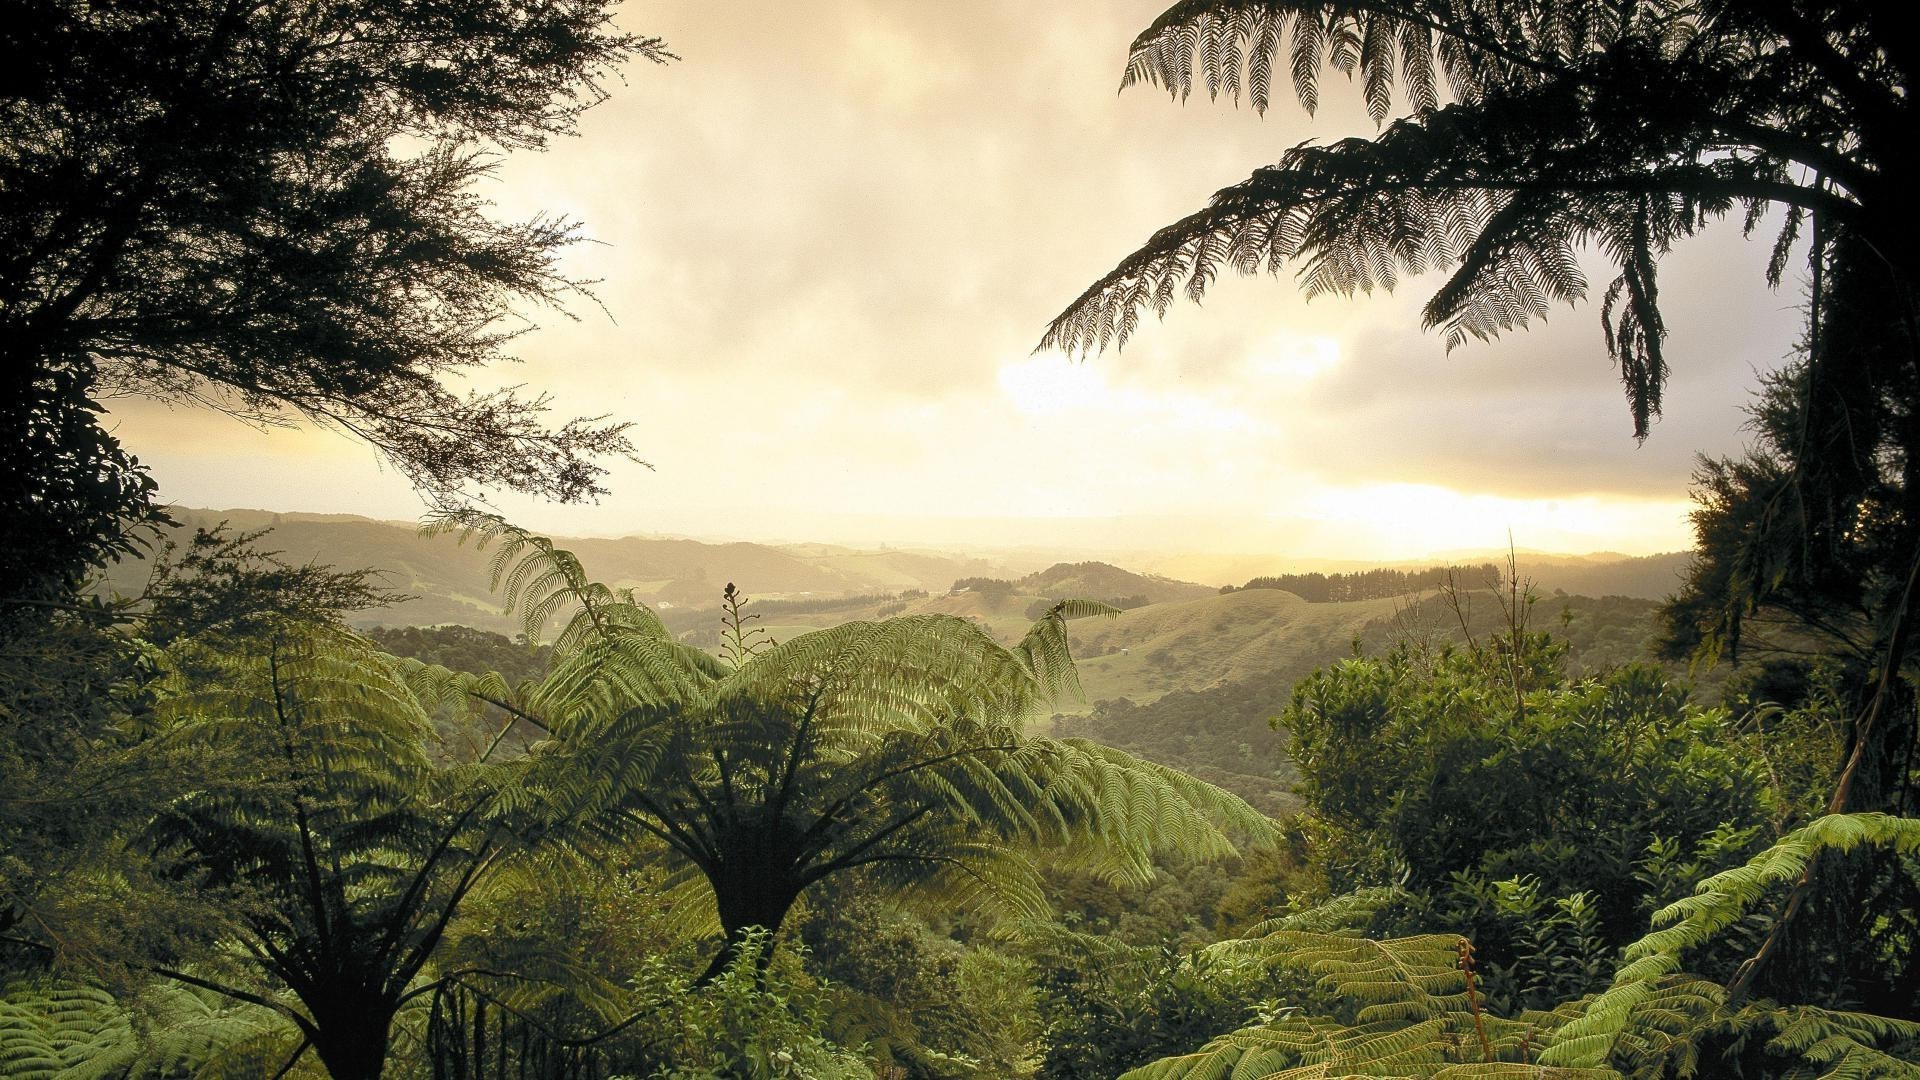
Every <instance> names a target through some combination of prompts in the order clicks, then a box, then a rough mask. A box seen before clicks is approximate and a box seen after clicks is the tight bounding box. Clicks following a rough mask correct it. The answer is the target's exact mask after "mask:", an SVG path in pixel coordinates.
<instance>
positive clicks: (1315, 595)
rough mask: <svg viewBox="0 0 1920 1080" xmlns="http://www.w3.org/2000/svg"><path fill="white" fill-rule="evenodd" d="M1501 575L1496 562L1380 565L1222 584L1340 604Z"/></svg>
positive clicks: (1222, 589)
mask: <svg viewBox="0 0 1920 1080" xmlns="http://www.w3.org/2000/svg"><path fill="white" fill-rule="evenodd" d="M1498 578H1499V568H1498V567H1496V566H1494V565H1493V564H1492V563H1481V564H1480V565H1478V566H1433V567H1429V568H1427V569H1425V570H1393V569H1388V568H1386V567H1380V568H1377V569H1373V570H1355V571H1353V572H1352V573H1347V574H1321V573H1311V574H1273V575H1263V576H1261V577H1256V578H1253V579H1251V580H1249V581H1248V582H1247V583H1246V584H1245V585H1242V586H1240V587H1239V588H1238V589H1236V588H1234V587H1233V586H1231V585H1223V586H1221V587H1220V592H1221V593H1222V594H1225V593H1232V592H1240V591H1242V590H1245V589H1280V590H1282V591H1284V592H1290V593H1292V594H1294V595H1295V596H1298V597H1299V598H1300V599H1302V600H1305V601H1306V602H1307V603H1309V604H1336V603H1340V602H1341V601H1345V600H1384V599H1386V598H1387V597H1390V596H1405V595H1406V594H1408V593H1413V592H1423V591H1425V590H1427V589H1438V588H1440V587H1442V586H1444V585H1447V584H1449V583H1454V584H1459V585H1462V586H1469V585H1473V586H1477V585H1481V584H1484V583H1486V582H1488V581H1495V580H1498Z"/></svg>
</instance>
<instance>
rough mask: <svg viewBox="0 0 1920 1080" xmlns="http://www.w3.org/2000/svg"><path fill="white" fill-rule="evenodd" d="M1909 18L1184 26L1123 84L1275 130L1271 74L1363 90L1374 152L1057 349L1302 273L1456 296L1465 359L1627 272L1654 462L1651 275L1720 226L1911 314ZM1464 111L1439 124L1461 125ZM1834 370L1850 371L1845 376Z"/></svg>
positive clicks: (1172, 239)
mask: <svg viewBox="0 0 1920 1080" xmlns="http://www.w3.org/2000/svg"><path fill="white" fill-rule="evenodd" d="M1902 25H1903V23H1902V22H1901V21H1900V20H1899V18H1898V14H1897V12H1896V10H1895V9H1894V8H1893V7H1890V6H1888V5H1883V4H1875V3H1866V2H1858V0H1853V2H1846V0H1840V2H1836V0H1824V2H1819V0H1815V2H1803V0H1770V2H1766V3H1730V2H1726V0H1712V2H1708V3H1701V4H1683V3H1675V2H1669V0H1656V2H1653V3H1643V4H1625V5H1623V4H1616V3H1611V2H1608V0H1532V2H1526V3H1493V2H1489V0H1377V2H1366V3H1350V2H1344V0H1341V2H1330V0H1185V2H1183V3H1179V4H1176V5H1174V6H1173V7H1172V8H1169V9H1168V10H1167V12H1166V13H1165V14H1163V15H1162V16H1161V17H1160V18H1159V19H1158V20H1157V21H1156V22H1155V23H1154V24H1153V25H1152V26H1151V27H1149V28H1148V29H1147V30H1146V31H1145V32H1143V33H1142V34H1141V35H1140V36H1139V38H1138V39H1136V40H1135V41H1134V44H1133V48H1132V54H1131V57H1130V60H1129V63H1128V66H1127V72H1126V77H1125V80H1124V82H1125V83H1126V84H1132V83H1136V82H1151V83H1158V84H1160V85H1161V86H1163V87H1165V88H1166V89H1167V90H1168V91H1169V92H1170V93H1172V94H1173V95H1175V96H1176V97H1184V96H1185V95H1186V94H1188V93H1189V92H1190V91H1191V90H1192V89H1193V87H1194V85H1195V84H1196V82H1201V83H1203V84H1204V86H1205V88H1206V90H1207V93H1208V94H1209V95H1210V96H1216V97H1218V96H1226V97H1229V98H1232V99H1234V100H1238V99H1239V98H1240V96H1241V95H1242V93H1245V94H1246V96H1247V97H1248V98H1249V100H1250V101H1251V103H1252V104H1253V106H1254V108H1256V109H1259V110H1264V109H1265V108H1266V106H1267V104H1268V102H1269V100H1270V96H1271V94H1272V90H1273V82H1274V76H1275V70H1274V69H1275V67H1276V62H1290V74H1291V76H1292V81H1293V85H1294V90H1295V93H1296V95H1297V96H1298V97H1299V99H1300V102H1301V104H1302V105H1303V106H1304V107H1306V108H1307V109H1308V110H1309V111H1311V110H1312V109H1313V108H1314V107H1315V106H1316V105H1317V103H1318V100H1319V89H1320V76H1321V74H1322V72H1323V71H1325V70H1326V69H1329V68H1331V69H1333V70H1335V71H1339V72H1342V73H1344V74H1347V75H1349V76H1354V77H1356V81H1357V82H1358V83H1359V84H1360V87H1361V89H1362V90H1363V92H1364V95H1365V97H1366V103H1367V108H1368V110H1369V112H1371V113H1372V115H1373V117H1374V119H1375V120H1376V121H1378V122H1383V123H1384V122H1385V121H1386V120H1387V118H1388V116H1389V115H1390V113H1391V111H1392V109H1393V107H1394V96H1395V93H1396V91H1398V93H1399V94H1400V95H1402V96H1403V98H1404V100H1405V101H1406V103H1407V104H1408V105H1410V106H1411V108H1412V115H1411V116H1410V117H1408V118H1406V119H1402V120H1397V121H1395V122H1393V123H1391V124H1387V125H1386V126H1385V127H1384V129H1383V130H1382V131H1381V133H1380V134H1379V135H1378V136H1377V137H1375V138H1373V139H1357V138H1356V139H1346V140H1342V141H1339V142H1336V143H1333V144H1331V145H1328V146H1312V145H1302V146H1298V147H1295V148H1294V149H1292V150H1289V151H1287V152H1286V154H1285V155H1283V157H1282V158H1281V160H1280V162H1279V164H1277V165H1275V166H1273V167H1271V168H1266V169H1261V170H1260V171H1258V172H1256V173H1255V174H1254V175H1253V176H1252V178H1250V179H1248V180H1246V181H1244V182H1242V183H1240V184H1237V185H1235V186H1234V187H1230V188H1227V189H1225V190H1223V191H1221V192H1220V193H1218V194H1217V195H1215V196H1214V199H1213V203H1212V205H1210V206H1209V207H1207V208H1206V209H1204V210H1201V211H1199V212H1198V213H1195V214H1193V215H1191V216H1189V217H1186V218H1183V219H1181V220H1180V221H1178V222H1175V223H1174V224H1172V225H1170V226H1168V227H1167V228H1165V229H1162V230H1161V231H1160V232H1158V233H1156V234H1155V235H1154V236H1153V237H1152V238H1151V239H1150V240H1148V241H1147V243H1146V244H1145V245H1144V246H1143V247H1141V248H1140V249H1139V250H1138V251H1136V252H1135V253H1134V254H1133V255H1131V256H1129V257H1128V258H1127V259H1126V260H1125V261H1123V262H1122V263H1121V264H1120V265H1119V266H1118V267H1116V268H1115V269H1114V270H1113V271H1112V272H1111V273H1109V274H1108V275H1106V276H1105V277H1103V278H1101V279H1100V280H1099V281H1098V282H1096V283H1094V285H1093V286H1092V287H1091V288H1089V289H1088V290H1087V291H1086V293H1084V294H1083V295H1082V296H1081V297H1080V298H1079V299H1078V300H1076V301H1074V303H1073V304H1072V305H1071V306H1070V307H1068V308H1067V310H1066V311H1065V312H1063V313H1061V315H1060V316H1059V317H1058V318H1056V319H1055V320H1054V322H1053V324H1052V325H1051V326H1050V327H1049V328H1048V331H1047V335H1046V338H1045V340H1044V344H1050V345H1060V346H1063V347H1067V348H1070V349H1083V348H1089V347H1092V348H1099V347H1104V346H1106V345H1107V344H1108V343H1109V342H1110V341H1115V340H1117V341H1120V342H1122V343H1124V341H1125V339H1126V337H1127V336H1128V335H1129V334H1130V333H1131V332H1132V331H1133V329H1134V328H1135V327H1136V326H1137V325H1138V318H1139V314H1140V309H1141V308H1143V307H1147V306H1151V307H1152V308H1153V309H1154V310H1155V311H1156V312H1164V311H1165V310H1166V308H1167V306H1168V305H1169V304H1170V303H1171V302H1172V300H1173V298H1174V295H1175V293H1176V292H1177V291H1178V290H1180V289H1181V288H1182V287H1184V289H1185V291H1186V293H1187V295H1188V296H1189V297H1191V298H1194V299H1198V298H1199V297H1200V295H1201V294H1202V293H1204V292H1205V290H1206V288H1207V286H1208V284H1209V283H1210V282H1211V281H1212V280H1213V278H1214V277H1215V276H1216V275H1217V274H1218V273H1219V272H1220V271H1221V270H1222V269H1226V268H1231V269H1234V270H1238V271H1240V272H1242V273H1251V272H1253V271H1256V270H1258V269H1261V268H1263V267H1264V268H1268V269H1272V270H1274V271H1276V272H1277V271H1278V270H1279V269H1280V268H1281V267H1282V266H1283V265H1285V264H1286V263H1288V262H1290V261H1294V260H1298V261H1299V266H1300V269H1299V272H1300V276H1301V280H1302V282H1303V284H1304V285H1305V286H1306V287H1307V289H1308V291H1309V292H1339V293H1352V292H1355V291H1366V290H1371V289H1373V288H1376V287H1379V288H1388V289H1390V288H1392V287H1394V285H1395V284H1396V283H1397V282H1398V280H1399V277H1400V275H1401V274H1403V273H1406V274H1417V273H1422V272H1425V271H1428V270H1433V269H1449V270H1451V271H1452V273H1451V276H1450V277H1449V279H1448V280H1447V282H1446V283H1445V284H1444V285H1443V286H1442V287H1441V288H1440V290H1439V292H1437V293H1435V294H1434V296H1433V298H1432V300H1431V301H1430V302H1429V303H1428V306H1427V309H1426V321H1427V323H1428V325H1430V326H1438V327H1444V328H1445V330H1446V333H1447V339H1448V342H1449V344H1457V343H1459V342H1461V341H1464V340H1466V339H1468V338H1488V337H1491V336H1493V335H1495V334H1497V333H1499V332H1501V331H1503V330H1511V329H1514V328H1516V327H1522V326H1525V325H1526V324H1527V323H1528V322H1529V321H1530V320H1532V319H1534V318H1539V317H1542V316H1544V315H1545V314H1546V313H1547V310H1548V306H1549V304H1550V302H1552V301H1556V300H1559V301H1573V300H1577V299H1580V298H1582V297H1584V296H1586V295H1587V281H1586V279H1585V276H1584V274H1583V273H1582V272H1581V270H1580V267H1579V265H1578V263H1577V261H1576V253H1577V252H1578V251H1579V250H1581V249H1583V248H1589V247H1591V248H1597V249H1598V250H1599V251H1601V252H1602V253H1604V254H1605V255H1606V256H1607V257H1608V258H1609V259H1610V260H1612V261H1613V262H1614V264H1615V265H1616V266H1617V267H1618V271H1619V272H1618V276H1617V277H1615V278H1614V280H1613V281H1612V282H1611V283H1610V284H1609V285H1608V286H1607V288H1606V289H1605V291H1604V302H1603V304H1602V317H1603V323H1604V328H1605V331H1606V342H1607V348H1608V352H1609V353H1610V354H1611V355H1612V356H1613V357H1614V359H1615V361H1616V362H1617V363H1618V364H1619V365H1620V371H1621V378H1622V381H1623V382H1624V384H1625V386H1626V390H1627V396H1628V400H1629V403H1630V405H1631V411H1632V414H1633V421H1634V432H1635V434H1636V435H1639V436H1642V437H1644V436H1645V435H1646V432H1647V426H1648V423H1649V422H1650V420H1651V419H1652V418H1653V417H1654V416H1655V415H1657V414H1658V413H1659V411H1660V394H1661V390H1662V388H1663V386H1664V385H1665V382H1666V375H1667V360H1666V356H1665V354H1664V352H1663V349H1662V339H1663V338H1664V336H1665V328H1664V321H1663V319H1662V316H1661V314H1660V307H1659V286H1658V278H1657V266H1658V260H1659V258H1660V257H1661V256H1662V255H1663V254H1665V253H1666V251H1667V250H1668V249H1669V248H1670V247H1671V246H1672V244H1673V243H1674V242H1675V241H1677V240H1679V239H1682V238H1684V237H1686V236H1689V235H1692V234H1693V233H1695V232H1697V231H1698V230H1699V229H1700V228H1702V227H1703V226H1704V225H1706V224H1707V223H1708V222H1711V221H1713V220H1715V219H1718V218H1722V217H1725V216H1728V215H1729V214H1734V213H1736V212H1738V213H1741V214H1743V215H1744V219H1745V222H1746V226H1747V228H1748V229H1749V230H1751V229H1753V228H1754V227H1756V226H1757V225H1758V224H1759V223H1760V221H1761V219H1762V216H1763V215H1764V214H1766V213H1767V212H1768V211H1769V210H1770V209H1771V208H1775V207H1779V208H1783V209H1784V210H1785V211H1786V221H1785V226H1784V229H1783V231H1782V232H1781V233H1780V235H1779V239H1778V241H1777V244H1776V247H1775V257H1774V261H1773V264H1772V266H1771V268H1770V277H1771V278H1772V279H1773V280H1774V281H1775V282H1776V283H1777V282H1778V280H1779V279H1780V277H1781V275H1782V274H1784V273H1785V270H1786V266H1787V261H1788V259H1789V258H1790V252H1791V247H1792V243H1793V241H1794V240H1795V239H1796V238H1797V237H1799V236H1800V235H1801V234H1802V232H1803V231H1804V230H1805V229H1806V227H1807V226H1808V224H1809V222H1810V221H1811V223H1812V224H1813V227H1814V229H1815V231H1817V232H1822V233H1823V240H1826V241H1831V240H1834V239H1837V238H1840V237H1847V238H1852V239H1853V240H1854V241H1855V242H1856V243H1857V244H1858V245H1859V247H1858V249H1857V250H1856V251H1855V254H1858V255H1865V254H1866V252H1867V250H1869V249H1871V250H1872V251H1874V252H1876V253H1877V255H1876V257H1874V258H1872V260H1871V262H1866V261H1863V262H1862V270H1863V272H1870V273H1873V274H1875V275H1878V276H1879V277H1881V278H1882V279H1884V280H1888V281H1892V282H1895V283H1897V289H1896V291H1897V292H1898V293H1899V295H1900V297H1901V298H1902V308H1903V309H1904V310H1906V311H1911V310H1912V308H1911V302H1912V296H1913V287H1914V273H1915V269H1916V254H1915V253H1916V251H1920V246H1917V245H1916V244H1915V242H1914V241H1915V236H1914V230H1915V224H1914V219H1913V215H1912V214H1911V213H1909V212H1908V211H1907V208H1906V201H1907V197H1906V193H1907V192H1908V191H1911V190H1912V188H1913V182H1914V178H1915V158H1914V151H1913V141H1912V138H1911V133H1912V130H1913V119H1914V118H1913V114H1912V104H1911V101H1912V99H1911V97H1910V95H1909V94H1908V84H1909V82H1910V80H1911V78H1912V71H1913V65H1914V63H1915V61H1916V59H1917V57H1916V55H1915V50H1914V46H1913V40H1912V37H1911V35H1907V34H1904V33H1903V32H1902V31H1901V29H1900V27H1901V26H1902ZM1443 96H1444V97H1447V98H1450V99H1451V100H1450V101H1448V102H1447V104H1445V105H1442V104H1441V101H1442V98H1443ZM1838 362H1839V363H1843V364H1844V363H1848V362H1849V361H1847V360H1845V359H1842V360H1840V361H1838Z"/></svg>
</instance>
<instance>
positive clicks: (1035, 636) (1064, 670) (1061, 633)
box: [1013, 600, 1120, 700]
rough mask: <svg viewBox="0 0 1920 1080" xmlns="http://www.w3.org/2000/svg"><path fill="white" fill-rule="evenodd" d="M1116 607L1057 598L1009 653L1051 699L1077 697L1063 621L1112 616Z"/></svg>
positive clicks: (1076, 680)
mask: <svg viewBox="0 0 1920 1080" xmlns="http://www.w3.org/2000/svg"><path fill="white" fill-rule="evenodd" d="M1118 614H1120V609H1119V608H1116V607H1114V606H1112V605H1110V604H1103V603H1100V602H1099V601H1097V600H1061V601H1059V602H1058V603H1056V604H1054V605H1053V606H1052V607H1050V608H1048V609H1047V610H1046V613H1045V614H1043V615H1041V616H1040V617H1039V618H1038V619H1036V620H1034V623H1033V626H1032V627H1031V628H1029V629H1028V630H1027V633H1026V635H1025V636H1024V637H1022V638H1021V639H1020V643H1019V644H1018V645H1015V646H1014V647H1013V654H1014V655H1015V656H1017V657H1019V658H1020V659H1021V661H1022V662H1024V663H1025V664H1026V666H1027V670H1028V671H1030V672H1032V673H1033V678H1034V681H1035V682H1037V683H1039V685H1040V688H1041V689H1042V690H1043V691H1044V692H1045V693H1046V695H1047V696H1048V697H1049V698H1050V699H1053V700H1058V699H1060V698H1062V697H1074V698H1078V697H1079V696H1080V693H1081V691H1080V675H1079V673H1078V672H1077V671H1075V670H1074V666H1073V654H1072V652H1071V651H1070V650H1069V649H1068V647H1067V623H1068V622H1069V621H1071V620H1074V619H1088V618H1092V617H1093V616H1096V615H1107V616H1113V615H1118Z"/></svg>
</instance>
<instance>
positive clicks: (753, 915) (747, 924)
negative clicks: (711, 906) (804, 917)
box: [694, 868, 801, 986]
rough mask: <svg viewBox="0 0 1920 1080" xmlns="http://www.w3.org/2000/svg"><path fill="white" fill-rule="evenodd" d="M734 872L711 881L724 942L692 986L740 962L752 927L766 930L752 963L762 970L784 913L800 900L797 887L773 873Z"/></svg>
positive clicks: (702, 983)
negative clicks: (724, 937) (724, 936)
mask: <svg viewBox="0 0 1920 1080" xmlns="http://www.w3.org/2000/svg"><path fill="white" fill-rule="evenodd" d="M755 869H757V868H749V869H748V870H747V871H745V872H734V873H730V874H726V875H723V876H720V877H718V878H717V879H713V886H714V889H713V891H714V899H715V901H716V902H717V904H718V906H719V910H720V926H721V928H722V929H723V930H724V931H725V934H726V939H725V941H724V943H723V944H722V945H721V947H720V952H719V953H718V954H717V955H716V956H714V958H713V962H712V963H710V964H708V965H707V970H706V971H704V972H702V973H701V975H700V978H699V979H698V980H697V981H696V982H695V983H694V985H695V986H706V985H707V984H709V983H711V982H713V981H714V980H715V979H718V978H719V977H720V976H721V974H723V973H724V972H725V971H726V970H727V969H728V968H729V967H731V966H732V965H733V964H734V963H735V962H737V961H738V960H740V959H741V958H742V957H743V955H744V952H745V950H746V949H747V948H748V947H749V946H750V944H751V943H752V941H753V935H752V931H753V930H754V929H755V928H759V929H761V930H764V931H766V938H765V939H764V940H762V941H761V942H760V944H759V946H758V948H759V953H760V955H759V956H758V957H756V962H757V963H758V964H759V966H760V969H761V970H762V971H764V970H765V969H766V966H767V963H768V962H769V961H770V960H771V959H772V955H773V936H774V935H775V934H777V933H779V932H780V924H781V923H783V922H785V921H786V918H787V912H789V911H791V910H793V905H794V902H795V901H797V900H798V899H800V888H801V887H800V885H799V884H798V883H796V882H794V881H792V880H791V879H790V878H788V877H787V876H786V875H783V874H780V873H777V872H766V871H761V872H757V873H756V872H754V870H755Z"/></svg>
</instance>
